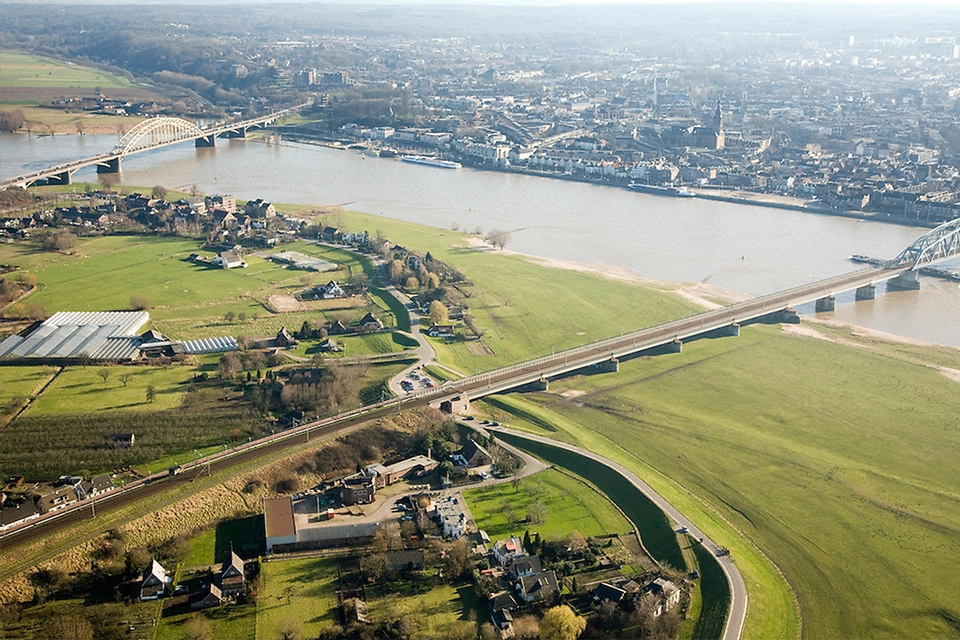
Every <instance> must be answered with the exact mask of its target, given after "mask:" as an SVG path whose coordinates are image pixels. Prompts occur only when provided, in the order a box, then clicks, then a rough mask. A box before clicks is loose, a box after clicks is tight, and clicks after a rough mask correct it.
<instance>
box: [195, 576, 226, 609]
mask: <svg viewBox="0 0 960 640" xmlns="http://www.w3.org/2000/svg"><path fill="white" fill-rule="evenodd" d="M223 598H224V596H223V593H222V592H221V591H220V587H218V586H217V585H215V584H213V583H212V582H211V583H210V585H209V586H208V587H207V592H206V593H205V594H204V595H203V597H201V598H200V599H199V600H194V601H193V602H191V603H190V608H191V609H207V608H209V607H219V606H220V605H221V604H223Z"/></svg>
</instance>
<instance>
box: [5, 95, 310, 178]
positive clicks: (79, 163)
mask: <svg viewBox="0 0 960 640" xmlns="http://www.w3.org/2000/svg"><path fill="white" fill-rule="evenodd" d="M308 104H309V103H305V104H300V105H297V106H295V107H291V108H289V109H283V110H281V111H274V112H272V113H269V114H266V115H263V116H259V117H257V118H250V119H249V120H241V121H239V122H218V123H216V124H213V125H210V126H207V127H203V128H201V127H198V126H197V125H196V124H194V123H193V122H190V121H189V120H183V119H182V118H167V117H163V118H148V119H146V120H144V121H143V122H140V123H139V124H137V125H136V126H135V127H133V128H132V129H131V130H130V131H128V132H127V133H126V135H124V136H123V137H122V138H121V139H120V141H119V142H118V143H117V145H116V146H115V147H114V148H113V149H111V150H110V151H108V152H106V153H101V154H98V155H95V156H92V157H90V158H83V159H81V160H73V161H71V162H66V163H64V164H59V165H56V166H53V167H47V168H46V169H40V170H38V171H32V172H30V173H25V174H23V175H20V176H15V177H13V178H6V179H4V180H0V189H6V188H8V187H21V188H26V187H29V186H32V185H34V184H36V183H37V182H40V181H46V182H47V184H70V180H71V177H72V176H73V174H74V173H75V172H77V171H79V170H80V169H83V168H85V167H91V166H95V167H96V168H97V173H118V172H119V171H120V160H121V158H124V157H126V156H129V155H133V154H135V153H140V152H142V151H150V150H152V149H159V148H161V147H166V146H168V145H171V144H177V143H180V142H185V141H188V140H194V141H196V145H197V146H198V147H213V146H216V139H217V138H243V137H246V135H247V131H249V130H250V129H262V128H264V127H266V126H267V125H268V124H269V123H271V122H274V121H275V120H278V119H280V118H282V117H284V116H286V115H288V114H290V113H293V112H296V111H298V110H299V109H301V108H303V107H305V106H307V105H308Z"/></svg>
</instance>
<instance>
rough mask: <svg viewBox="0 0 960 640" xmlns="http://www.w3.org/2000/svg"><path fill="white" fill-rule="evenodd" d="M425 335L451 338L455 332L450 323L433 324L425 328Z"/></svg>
mask: <svg viewBox="0 0 960 640" xmlns="http://www.w3.org/2000/svg"><path fill="white" fill-rule="evenodd" d="M427 335H428V336H430V337H431V338H453V337H454V336H456V335H457V334H456V331H454V327H453V325H452V324H435V325H433V326H431V327H430V329H428V330H427Z"/></svg>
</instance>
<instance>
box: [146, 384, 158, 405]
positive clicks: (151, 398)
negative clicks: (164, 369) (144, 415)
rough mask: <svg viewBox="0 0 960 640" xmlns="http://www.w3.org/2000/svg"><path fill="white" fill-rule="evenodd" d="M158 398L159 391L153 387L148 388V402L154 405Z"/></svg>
mask: <svg viewBox="0 0 960 640" xmlns="http://www.w3.org/2000/svg"><path fill="white" fill-rule="evenodd" d="M156 397H157V390H156V389H154V388H153V385H150V386H149V387H147V402H150V403H152V402H153V401H154V400H155V399H156Z"/></svg>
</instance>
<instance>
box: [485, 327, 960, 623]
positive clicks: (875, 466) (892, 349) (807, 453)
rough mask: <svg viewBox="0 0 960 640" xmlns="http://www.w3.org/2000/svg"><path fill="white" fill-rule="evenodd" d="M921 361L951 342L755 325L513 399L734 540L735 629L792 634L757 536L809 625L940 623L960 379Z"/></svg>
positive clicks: (958, 445)
mask: <svg viewBox="0 0 960 640" xmlns="http://www.w3.org/2000/svg"><path fill="white" fill-rule="evenodd" d="M878 350H879V351H880V352H879V353H878V352H877V351H878ZM917 360H922V361H933V362H936V363H937V365H938V366H950V367H951V368H953V369H960V355H958V354H957V353H956V351H955V350H952V349H924V348H921V347H910V348H908V349H906V353H905V348H904V347H902V346H901V345H892V346H890V345H885V344H882V343H878V342H875V341H867V344H866V347H865V348H853V347H850V346H843V345H838V344H833V343H830V342H826V341H821V340H814V339H810V338H801V337H794V336H790V335H784V333H783V332H782V331H781V330H780V329H779V328H778V327H750V328H748V329H746V330H744V332H743V335H742V336H741V337H740V338H738V339H730V340H705V341H698V342H695V343H691V344H688V345H685V348H684V353H681V354H674V355H669V356H661V357H656V358H652V359H636V360H632V361H629V362H624V363H622V365H621V369H620V373H619V374H615V375H593V376H580V377H574V378H568V379H566V380H562V381H557V382H554V383H551V391H550V392H549V393H538V394H530V395H526V396H524V397H520V396H518V395H516V394H514V395H512V396H508V397H509V398H510V400H511V402H513V403H516V404H517V405H520V406H523V407H524V408H525V410H526V411H527V412H528V413H529V414H534V415H540V416H541V417H542V418H543V419H544V420H545V421H547V422H549V423H550V424H553V425H554V426H555V428H556V431H554V432H550V433H547V432H545V431H544V430H543V429H542V428H541V427H540V426H538V425H536V424H534V423H531V422H527V421H525V420H522V419H520V420H519V422H520V426H522V427H524V428H527V429H530V430H532V431H535V432H539V433H545V434H546V435H549V436H550V437H553V438H560V439H565V440H569V441H571V442H575V443H578V444H580V445H581V446H585V447H586V448H589V449H591V450H593V451H597V452H598V453H601V454H603V455H606V456H608V457H611V458H613V459H616V460H618V461H619V462H622V463H624V464H626V465H627V466H629V467H631V468H634V469H637V470H638V473H640V475H642V476H643V477H644V478H645V479H646V480H647V481H648V482H650V484H651V485H652V486H653V487H654V488H655V489H656V490H657V491H658V492H660V493H661V494H662V495H663V496H664V497H665V498H667V499H668V500H669V501H670V502H671V503H673V504H674V505H675V506H676V507H677V508H678V509H680V510H681V511H683V512H685V513H687V514H689V516H690V517H691V519H693V520H694V521H695V522H697V524H698V526H700V527H701V528H702V529H703V530H704V531H705V532H706V533H707V534H708V535H710V536H711V537H712V538H714V539H715V540H716V541H717V542H718V543H719V544H722V545H725V546H727V547H729V548H730V549H731V551H732V553H733V556H734V558H735V559H736V560H737V565H738V566H739V568H740V570H741V572H742V574H743V575H744V578H745V580H746V582H747V587H748V591H749V597H750V607H749V611H748V616H747V623H746V629H745V636H746V637H790V636H791V635H792V634H793V630H794V629H796V624H797V620H796V618H795V615H796V613H795V609H794V607H793V606H791V603H790V602H789V600H788V599H787V596H788V594H789V592H787V591H786V590H785V588H784V587H785V584H784V581H783V578H782V577H780V576H779V575H777V574H776V573H771V572H770V565H769V563H768V562H767V561H766V560H765V559H764V558H763V556H762V555H761V552H760V551H759V550H758V549H756V548H754V547H753V545H754V544H755V545H756V546H757V547H759V549H762V553H763V554H766V555H767V556H769V558H770V559H772V560H773V561H774V562H775V563H776V565H777V566H778V567H780V569H782V571H783V573H784V575H785V576H786V579H787V580H789V581H790V585H791V586H792V587H793V589H794V590H795V593H796V595H797V597H798V599H799V605H800V613H801V614H802V621H803V635H804V636H805V637H811V638H820V637H881V636H882V637H947V636H952V635H956V631H957V625H956V620H958V619H960V605H958V603H957V601H956V598H955V597H954V596H953V594H956V593H960V571H958V569H960V565H958V561H957V559H956V557H955V555H954V554H952V553H951V552H950V549H952V548H953V546H954V543H955V540H956V537H957V535H958V534H960V509H958V508H957V499H956V496H957V494H958V492H960V491H958V485H957V478H956V474H954V473H952V469H953V468H954V467H955V464H954V462H955V458H956V453H957V451H958V450H960V429H958V428H957V427H958V422H957V416H958V415H960V394H958V393H957V382H956V381H955V380H952V379H950V378H948V377H947V376H945V375H943V374H942V373H941V372H939V371H937V370H936V369H935V368H932V367H928V366H922V365H918V364H915V361H917ZM501 408H502V406H501ZM731 525H732V526H733V527H735V528H736V529H737V530H739V531H740V532H741V534H742V537H740V536H731V535H730V526H731Z"/></svg>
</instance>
